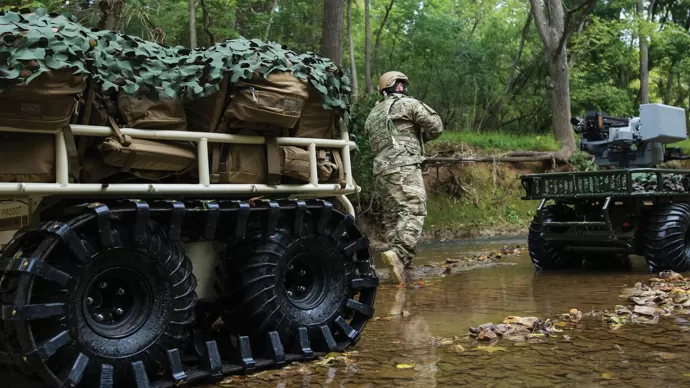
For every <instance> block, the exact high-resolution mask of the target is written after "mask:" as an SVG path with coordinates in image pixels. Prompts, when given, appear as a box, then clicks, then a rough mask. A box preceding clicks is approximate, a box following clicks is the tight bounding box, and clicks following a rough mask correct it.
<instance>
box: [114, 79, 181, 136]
mask: <svg viewBox="0 0 690 388" xmlns="http://www.w3.org/2000/svg"><path fill="white" fill-rule="evenodd" d="M117 103H118V110H119V113H120V118H121V119H122V125H123V126H125V127H128V128H136V129H158V130H170V131H185V130H187V119H186V115H185V110H184V104H183V103H182V98H181V97H179V96H178V97H176V98H172V97H168V96H167V95H166V94H165V93H164V92H163V90H162V89H160V90H159V91H158V100H152V99H150V98H147V97H146V92H145V91H140V92H138V93H137V94H136V95H134V96H132V95H127V94H125V93H124V92H122V91H120V93H118V96H117Z"/></svg>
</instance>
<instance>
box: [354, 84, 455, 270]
mask: <svg viewBox="0 0 690 388" xmlns="http://www.w3.org/2000/svg"><path fill="white" fill-rule="evenodd" d="M365 131H366V133H367V134H368V136H369V143H370V144H371V149H372V151H374V153H375V154H376V157H375V158H374V171H373V173H374V179H375V187H376V192H377V193H378V195H379V198H380V199H381V200H382V205H383V208H384V212H385V213H384V221H383V223H384V226H385V228H386V231H387V232H386V238H387V240H388V244H389V246H390V249H391V250H393V251H394V252H395V253H396V254H397V255H398V257H399V258H400V259H401V260H402V261H403V262H404V263H405V266H406V267H407V268H411V267H412V260H413V259H414V256H415V254H416V245H417V240H418V239H419V237H420V235H421V233H422V227H423V226H424V218H425V217H426V214H427V210H426V200H427V196H426V189H425V187H424V181H423V179H422V170H421V163H422V162H423V161H424V155H423V154H424V152H423V149H424V142H426V141H427V140H432V139H436V138H437V137H439V136H440V135H441V133H442V132H443V124H442V122H441V118H440V117H439V116H438V114H437V113H436V112H435V111H434V110H433V109H431V108H430V107H429V106H428V105H426V104H424V103H422V102H420V101H418V100H415V99H414V98H410V97H407V96H405V95H403V94H398V93H393V94H389V95H388V96H386V98H385V99H384V100H383V101H381V102H379V103H378V104H377V105H376V106H375V107H374V108H373V109H372V111H371V113H370V114H369V117H368V118H367V121H366V124H365ZM420 137H421V139H420Z"/></svg>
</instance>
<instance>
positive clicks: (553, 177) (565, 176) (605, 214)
mask: <svg viewBox="0 0 690 388" xmlns="http://www.w3.org/2000/svg"><path fill="white" fill-rule="evenodd" d="M637 175H643V176H652V177H653V178H652V182H653V183H656V189H654V190H638V189H636V187H635V185H634V180H635V177H636V176H637ZM667 176H681V177H687V178H688V179H690V170H680V169H659V168H631V169H613V170H602V171H584V172H563V173H542V174H527V175H522V176H520V180H521V184H522V187H523V188H524V189H525V195H524V196H523V197H522V199H523V200H540V203H539V205H538V207H537V215H538V216H539V217H540V220H541V222H542V225H543V228H544V229H546V228H553V227H560V228H562V229H563V231H562V232H546V231H544V233H543V238H544V240H545V241H548V242H555V243H558V244H559V245H562V246H563V248H564V249H565V250H567V251H575V252H597V253H627V254H630V253H641V252H639V249H638V247H637V244H636V243H635V241H634V240H635V237H636V235H637V234H636V232H637V228H633V229H631V230H629V231H621V230H620V229H619V228H617V227H616V225H614V223H613V221H612V217H611V213H610V211H611V209H612V208H621V209H623V210H622V211H628V212H630V211H632V212H634V213H635V214H636V215H637V216H639V215H640V214H641V213H642V210H643V208H644V207H645V206H649V205H650V203H651V204H652V205H653V204H654V203H658V202H659V201H673V202H678V201H680V202H686V201H690V190H686V191H676V190H667V189H665V188H664V184H663V183H664V177H667ZM550 200H553V201H555V202H556V203H561V204H571V205H575V206H576V208H577V207H578V206H582V205H594V204H596V205H599V206H601V207H600V214H599V215H600V216H599V217H596V218H595V219H593V220H587V219H586V218H587V217H585V219H584V220H556V221H549V222H545V221H544V214H543V212H542V209H543V208H544V206H545V204H546V202H547V201H550ZM580 216H581V215H580Z"/></svg>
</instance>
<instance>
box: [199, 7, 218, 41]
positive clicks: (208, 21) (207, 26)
mask: <svg viewBox="0 0 690 388" xmlns="http://www.w3.org/2000/svg"><path fill="white" fill-rule="evenodd" d="M199 3H200V4H201V10H202V11H203V15H204V23H203V26H204V32H206V36H208V45H209V46H212V45H213V44H214V43H216V39H215V38H214V37H213V33H212V32H211V15H209V11H208V7H207V6H206V0H199Z"/></svg>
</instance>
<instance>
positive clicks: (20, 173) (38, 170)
mask: <svg viewBox="0 0 690 388" xmlns="http://www.w3.org/2000/svg"><path fill="white" fill-rule="evenodd" d="M0 182H34V183H36V182H39V183H50V182H55V135H48V134H39V133H37V134H27V133H9V132H5V133H0Z"/></svg>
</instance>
